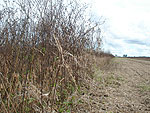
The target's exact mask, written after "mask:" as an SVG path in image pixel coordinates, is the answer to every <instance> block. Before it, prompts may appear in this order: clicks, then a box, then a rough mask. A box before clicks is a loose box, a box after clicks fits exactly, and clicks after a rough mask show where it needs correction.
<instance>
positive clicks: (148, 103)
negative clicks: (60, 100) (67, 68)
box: [78, 58, 150, 113]
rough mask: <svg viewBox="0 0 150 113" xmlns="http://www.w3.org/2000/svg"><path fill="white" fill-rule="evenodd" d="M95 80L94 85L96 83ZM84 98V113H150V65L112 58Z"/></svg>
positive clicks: (96, 77)
mask: <svg viewBox="0 0 150 113" xmlns="http://www.w3.org/2000/svg"><path fill="white" fill-rule="evenodd" d="M94 80H95V81H94ZM94 80H93V82H90V81H89V84H90V88H91V89H89V90H88V91H87V93H85V94H83V96H81V98H80V99H81V100H82V104H80V106H78V111H80V112H85V113H150V61H145V60H141V59H140V60H137V59H130V58H113V59H112V61H111V62H110V63H109V65H107V66H105V67H104V68H101V69H99V70H97V71H96V73H95V78H94Z"/></svg>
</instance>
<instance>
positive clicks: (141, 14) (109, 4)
mask: <svg viewBox="0 0 150 113" xmlns="http://www.w3.org/2000/svg"><path fill="white" fill-rule="evenodd" d="M2 1H3V0H0V3H2ZM10 1H11V0H10ZM82 1H84V2H87V3H90V4H91V5H92V8H91V10H92V12H93V13H94V14H95V15H96V17H101V16H103V18H105V19H106V22H105V24H103V25H102V31H103V34H102V35H103V37H104V38H103V49H104V50H105V51H110V52H111V53H113V54H114V55H115V54H117V55H119V56H122V55H123V54H128V56H150V0H82Z"/></svg>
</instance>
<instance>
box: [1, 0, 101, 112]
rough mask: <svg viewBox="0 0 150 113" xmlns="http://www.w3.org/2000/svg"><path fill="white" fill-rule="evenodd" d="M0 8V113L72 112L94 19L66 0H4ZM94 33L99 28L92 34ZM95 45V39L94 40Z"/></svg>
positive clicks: (88, 64) (90, 47)
mask: <svg viewBox="0 0 150 113" xmlns="http://www.w3.org/2000/svg"><path fill="white" fill-rule="evenodd" d="M4 2H5V3H4V5H3V8H2V9H1V10H0V91H1V95H0V103H1V104H0V109H1V112H6V113H7V112H14V113H17V112H20V113H24V112H64V111H71V110H72V107H73V101H74V100H75V98H74V96H73V94H76V92H77V90H78V87H79V85H80V81H82V79H83V78H85V77H86V76H85V75H87V73H88V74H89V73H91V74H92V70H91V66H92V62H91V60H90V58H89V55H88V54H87V53H88V52H89V51H91V50H93V49H95V48H94V44H95V42H94V41H93V39H94V38H95V37H97V35H99V32H100V29H99V25H100V23H98V22H91V18H87V17H86V16H85V15H86V13H85V11H86V6H82V5H79V1H74V0H70V1H68V2H69V3H67V2H66V1H64V0H55V1H54V0H51V1H49V0H26V1H24V0H17V1H13V2H10V1H4ZM95 31H97V32H95ZM98 44H99V42H98Z"/></svg>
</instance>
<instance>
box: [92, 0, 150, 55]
mask: <svg viewBox="0 0 150 113" xmlns="http://www.w3.org/2000/svg"><path fill="white" fill-rule="evenodd" d="M93 1H94V3H93V11H94V12H95V13H96V14H97V15H98V16H104V17H105V18H106V23H105V25H104V26H107V27H108V28H107V29H105V35H104V36H105V40H104V48H105V50H110V51H111V52H112V53H113V54H118V55H122V54H124V53H126V54H129V55H131V56H144V55H146V56H150V43H148V41H149V42H150V22H149V20H150V7H149V6H150V1H149V0H111V1H110V0H93ZM104 28H106V27H104ZM125 40H136V41H133V42H134V43H133V44H132V43H127V41H126V42H125ZM131 42H132V41H131ZM135 42H141V43H136V44H135ZM144 43H145V45H143V44H144ZM114 45H116V46H114Z"/></svg>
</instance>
